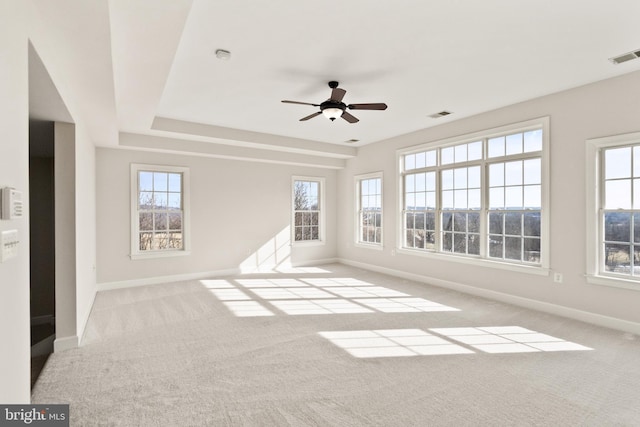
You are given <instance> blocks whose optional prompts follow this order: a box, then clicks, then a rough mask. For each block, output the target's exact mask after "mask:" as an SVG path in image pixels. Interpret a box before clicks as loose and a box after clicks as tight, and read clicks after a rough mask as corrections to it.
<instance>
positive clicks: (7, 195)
mask: <svg viewBox="0 0 640 427" xmlns="http://www.w3.org/2000/svg"><path fill="white" fill-rule="evenodd" d="M1 191H2V198H1V199H0V200H2V211H1V213H2V219H17V218H22V208H23V202H22V191H18V190H16V189H15V188H11V187H5V188H3V189H2V190H1Z"/></svg>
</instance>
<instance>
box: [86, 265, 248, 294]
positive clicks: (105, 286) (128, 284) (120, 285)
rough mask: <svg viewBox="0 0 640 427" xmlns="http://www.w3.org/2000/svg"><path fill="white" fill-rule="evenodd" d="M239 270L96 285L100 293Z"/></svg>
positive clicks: (214, 275)
mask: <svg viewBox="0 0 640 427" xmlns="http://www.w3.org/2000/svg"><path fill="white" fill-rule="evenodd" d="M239 273H240V269H238V268H230V269H227V270H216V271H203V272H199V273H185V274H174V275H171V276H156V277H147V278H144V279H133V280H122V281H118V282H105V283H98V285H97V289H98V292H100V291H109V290H112V289H123V288H133V287H136V286H145V285H157V284H159V283H168V282H180V281H184V280H198V279H206V278H208V277H219V276H231V275H234V274H239Z"/></svg>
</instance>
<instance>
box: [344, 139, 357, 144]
mask: <svg viewBox="0 0 640 427" xmlns="http://www.w3.org/2000/svg"><path fill="white" fill-rule="evenodd" d="M345 142H346V143H348V144H355V143H356V142H360V140H359V139H353V138H352V139H347V140H346V141H345Z"/></svg>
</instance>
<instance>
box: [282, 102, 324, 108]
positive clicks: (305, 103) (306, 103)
mask: <svg viewBox="0 0 640 427" xmlns="http://www.w3.org/2000/svg"><path fill="white" fill-rule="evenodd" d="M282 102H284V103H285V104H300V105H312V106H314V107H319V106H320V104H312V103H310V102H299V101H287V100H283V101H282Z"/></svg>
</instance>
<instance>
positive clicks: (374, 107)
mask: <svg viewBox="0 0 640 427" xmlns="http://www.w3.org/2000/svg"><path fill="white" fill-rule="evenodd" d="M347 108H348V109H350V110H386V109H387V104H385V103H382V102H379V103H373V104H349V105H347Z"/></svg>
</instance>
